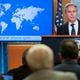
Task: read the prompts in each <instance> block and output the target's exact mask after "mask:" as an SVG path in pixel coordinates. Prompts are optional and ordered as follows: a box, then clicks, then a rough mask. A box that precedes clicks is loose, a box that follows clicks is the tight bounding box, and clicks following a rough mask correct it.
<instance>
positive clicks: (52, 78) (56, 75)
mask: <svg viewBox="0 0 80 80" xmlns="http://www.w3.org/2000/svg"><path fill="white" fill-rule="evenodd" d="M63 74H64V73H63V72H59V71H57V72H56V71H52V70H40V71H37V72H34V73H32V74H31V75H30V76H28V77H26V78H24V79H23V80H63Z"/></svg>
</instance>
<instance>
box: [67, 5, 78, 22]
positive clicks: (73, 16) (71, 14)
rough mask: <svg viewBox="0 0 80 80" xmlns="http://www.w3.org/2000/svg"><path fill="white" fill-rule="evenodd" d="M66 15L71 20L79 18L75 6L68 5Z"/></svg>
mask: <svg viewBox="0 0 80 80" xmlns="http://www.w3.org/2000/svg"><path fill="white" fill-rule="evenodd" d="M66 15H67V18H68V20H69V21H70V22H74V21H75V20H76V19H77V9H76V8H75V7H74V6H68V8H67V10H66Z"/></svg>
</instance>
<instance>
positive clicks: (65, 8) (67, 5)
mask: <svg viewBox="0 0 80 80" xmlns="http://www.w3.org/2000/svg"><path fill="white" fill-rule="evenodd" d="M69 6H74V7H75V8H76V10H77V5H76V4H74V3H67V4H66V5H65V6H64V10H65V12H66V11H67V8H68V7H69Z"/></svg>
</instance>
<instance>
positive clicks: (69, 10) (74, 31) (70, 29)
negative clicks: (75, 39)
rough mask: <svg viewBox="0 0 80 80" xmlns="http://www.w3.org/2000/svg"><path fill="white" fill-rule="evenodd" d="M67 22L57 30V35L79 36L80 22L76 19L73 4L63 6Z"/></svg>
mask: <svg viewBox="0 0 80 80" xmlns="http://www.w3.org/2000/svg"><path fill="white" fill-rule="evenodd" d="M65 14H66V16H67V20H68V22H66V23H65V24H63V25H62V26H60V27H58V28H57V35H79V34H80V21H79V20H78V19H77V6H76V5H75V4H73V3H67V4H66V5H65Z"/></svg>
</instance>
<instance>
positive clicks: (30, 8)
mask: <svg viewBox="0 0 80 80" xmlns="http://www.w3.org/2000/svg"><path fill="white" fill-rule="evenodd" d="M52 12H53V0H0V40H3V38H5V40H8V36H9V39H10V40H16V38H14V37H15V36H20V37H23V36H43V35H45V36H46V35H51V34H52V32H53V25H52V22H53V20H52V16H53V13H52ZM6 37H7V38H6ZM13 38H14V39H13ZM23 40H24V39H23Z"/></svg>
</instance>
